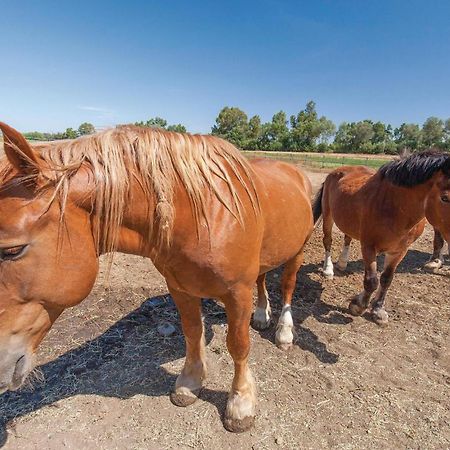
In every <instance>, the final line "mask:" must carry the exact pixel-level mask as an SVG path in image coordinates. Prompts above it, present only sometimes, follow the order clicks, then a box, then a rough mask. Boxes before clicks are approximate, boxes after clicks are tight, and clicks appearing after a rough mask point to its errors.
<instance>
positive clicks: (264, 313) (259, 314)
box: [253, 302, 271, 329]
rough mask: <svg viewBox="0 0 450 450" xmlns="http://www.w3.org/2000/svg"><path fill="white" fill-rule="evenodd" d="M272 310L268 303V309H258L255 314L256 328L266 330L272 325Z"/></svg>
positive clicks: (254, 323) (254, 322)
mask: <svg viewBox="0 0 450 450" xmlns="http://www.w3.org/2000/svg"><path fill="white" fill-rule="evenodd" d="M270 316H271V309H270V304H269V302H267V306H266V308H260V307H259V306H257V307H256V309H255V312H254V313H253V325H254V326H255V328H258V329H264V328H267V327H268V326H269V325H270Z"/></svg>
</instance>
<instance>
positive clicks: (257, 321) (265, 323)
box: [253, 273, 272, 330]
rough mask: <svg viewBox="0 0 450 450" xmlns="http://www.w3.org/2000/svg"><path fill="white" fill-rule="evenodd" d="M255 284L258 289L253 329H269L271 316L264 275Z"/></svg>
mask: <svg viewBox="0 0 450 450" xmlns="http://www.w3.org/2000/svg"><path fill="white" fill-rule="evenodd" d="M256 284H257V287H258V303H257V304H256V309H255V312H254V313H253V328H256V329H257V330H264V329H266V328H268V327H269V325H270V317H271V314H272V310H271V308H270V303H269V296H268V294H267V289H266V274H265V273H263V274H262V275H260V276H259V277H258V279H257V280H256Z"/></svg>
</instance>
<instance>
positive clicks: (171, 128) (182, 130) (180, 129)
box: [167, 123, 187, 133]
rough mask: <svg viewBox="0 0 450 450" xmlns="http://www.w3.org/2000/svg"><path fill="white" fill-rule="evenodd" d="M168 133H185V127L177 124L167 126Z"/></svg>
mask: <svg viewBox="0 0 450 450" xmlns="http://www.w3.org/2000/svg"><path fill="white" fill-rule="evenodd" d="M167 130H168V131H176V132H177V133H186V132H187V130H186V127H185V126H184V125H181V123H177V124H175V125H169V126H168V127H167Z"/></svg>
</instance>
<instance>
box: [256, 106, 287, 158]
mask: <svg viewBox="0 0 450 450" xmlns="http://www.w3.org/2000/svg"><path fill="white" fill-rule="evenodd" d="M289 138H290V136H289V128H288V126H287V117H286V113H285V112H284V111H279V112H277V113H276V114H274V115H273V117H272V121H271V122H268V123H265V124H263V125H262V127H261V134H260V137H259V139H258V147H259V148H260V149H261V150H274V151H277V150H278V151H279V150H285V149H286V148H288V147H289Z"/></svg>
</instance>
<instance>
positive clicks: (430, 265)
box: [423, 228, 444, 272]
mask: <svg viewBox="0 0 450 450" xmlns="http://www.w3.org/2000/svg"><path fill="white" fill-rule="evenodd" d="M443 265H444V238H443V237H442V234H441V233H440V232H439V231H438V230H437V229H436V228H435V229H434V239H433V256H432V257H431V260H430V261H428V262H427V263H426V264H425V266H424V267H423V268H424V269H425V270H427V271H429V272H434V271H435V270H438V269H440V268H441V267H442V266H443Z"/></svg>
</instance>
